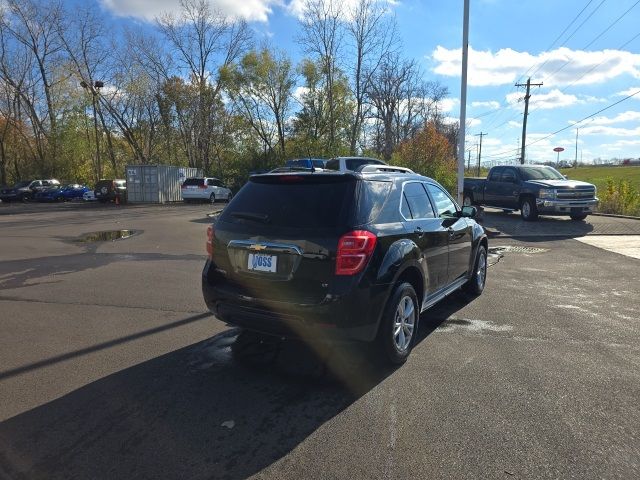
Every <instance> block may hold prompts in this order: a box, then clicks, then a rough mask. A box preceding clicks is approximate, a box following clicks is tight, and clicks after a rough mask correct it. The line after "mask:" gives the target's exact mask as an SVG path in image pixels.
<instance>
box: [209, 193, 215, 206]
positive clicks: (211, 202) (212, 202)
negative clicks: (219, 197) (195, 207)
mask: <svg viewBox="0 0 640 480" xmlns="http://www.w3.org/2000/svg"><path fill="white" fill-rule="evenodd" d="M209 203H210V204H211V205H213V204H214V203H216V194H215V193H212V194H211V196H210V197H209Z"/></svg>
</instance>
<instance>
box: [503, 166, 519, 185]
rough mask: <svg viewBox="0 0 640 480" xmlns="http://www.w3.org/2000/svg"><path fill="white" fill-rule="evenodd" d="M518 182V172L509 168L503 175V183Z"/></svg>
mask: <svg viewBox="0 0 640 480" xmlns="http://www.w3.org/2000/svg"><path fill="white" fill-rule="evenodd" d="M515 181H516V172H515V170H514V169H513V168H508V169H506V170H505V171H504V173H503V174H502V182H503V183H515Z"/></svg>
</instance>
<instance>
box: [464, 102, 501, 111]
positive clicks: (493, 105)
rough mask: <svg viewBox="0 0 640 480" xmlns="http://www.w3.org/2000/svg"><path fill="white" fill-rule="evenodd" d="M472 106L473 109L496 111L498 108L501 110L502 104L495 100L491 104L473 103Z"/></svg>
mask: <svg viewBox="0 0 640 480" xmlns="http://www.w3.org/2000/svg"><path fill="white" fill-rule="evenodd" d="M471 106H472V107H473V108H489V109H491V110H495V109H496V108H500V103H499V102H495V101H493V100H491V101H489V102H471Z"/></svg>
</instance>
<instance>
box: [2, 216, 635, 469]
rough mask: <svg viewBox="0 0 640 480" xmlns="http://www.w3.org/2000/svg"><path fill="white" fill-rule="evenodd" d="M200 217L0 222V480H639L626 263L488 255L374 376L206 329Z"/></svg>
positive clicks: (343, 352) (363, 364)
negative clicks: (97, 235) (119, 235)
mask: <svg viewBox="0 0 640 480" xmlns="http://www.w3.org/2000/svg"><path fill="white" fill-rule="evenodd" d="M222 206H223V205H221V207H222ZM209 213H211V207H210V206H208V205H202V206H191V205H190V206H176V207H175V208H170V207H166V208H165V207H147V208H130V209H127V208H125V209H121V210H115V209H114V208H110V209H107V208H105V209H100V208H87V209H84V208H83V209H79V210H72V209H66V208H64V209H59V210H53V209H52V210H48V211H46V212H35V213H34V212H29V213H26V212H25V214H23V215H20V214H16V215H6V216H0V231H1V232H2V235H1V236H0V312H1V316H0V478H2V479H4V478H9V479H14V478H15V479H22V478H47V479H69V478H92V479H120V478H154V479H163V478H167V479H173V478H189V479H210V478H216V479H218V478H229V479H235V478H264V479H278V480H280V479H300V478H305V479H307V478H318V479H339V478H340V479H341V478H350V479H372V478H376V479H377V478H394V479H414V478H639V477H640V447H639V445H640V441H639V438H638V428H637V425H639V424H640V406H639V405H638V398H640V373H639V372H640V347H639V345H640V324H639V322H638V319H639V316H638V312H639V311H640V300H639V298H638V295H637V285H638V284H639V283H640V260H636V259H633V258H628V257H624V256H622V255H619V254H616V253H612V252H608V251H605V250H602V249H599V248H595V247H593V246H591V245H587V244H583V243H581V242H577V241H575V240H573V239H571V238H557V237H549V236H543V235H541V236H532V237H526V238H522V239H520V238H500V237H498V238H492V239H490V248H492V249H493V252H492V253H491V255H490V258H489V262H490V264H491V268H489V270H488V279H487V286H486V290H485V292H484V294H483V295H482V296H481V297H479V298H477V299H473V298H470V297H467V296H466V295H463V294H461V293H457V294H454V295H453V296H451V297H449V298H448V299H447V300H446V301H443V302H440V303H439V304H437V305H436V306H435V307H434V308H432V309H430V310H429V311H427V312H425V314H424V315H422V316H421V318H420V329H419V333H418V342H417V345H416V347H415V349H414V351H413V353H412V355H411V357H410V358H409V361H408V362H407V363H406V364H405V365H403V366H402V367H399V368H395V369H389V368H382V367H380V366H379V365H377V362H376V359H375V358H372V357H371V352H370V350H368V349H366V348H356V349H350V348H347V349H344V348H332V347H334V346H331V345H328V346H325V347H323V348H317V347H314V348H311V347H310V346H308V345H304V344H301V343H296V342H282V341H279V340H278V339H271V341H268V342H262V341H259V342H256V341H254V340H255V339H251V338H250V337H249V338H247V337H244V338H241V335H240V331H239V330H237V329H235V328H229V327H228V326H226V325H224V324H223V323H221V322H219V321H217V320H216V319H215V318H214V317H213V316H211V315H210V314H208V313H207V312H206V308H205V305H204V302H203V300H202V294H201V292H200V273H201V269H202V265H203V262H204V244H205V238H206V232H205V229H206V224H207V223H208V222H209V221H210V219H209V218H208V217H207V214H209ZM497 215H499V216H501V215H502V214H497ZM514 217H515V215H514ZM592 218H596V217H589V219H588V220H589V221H591V219H592ZM517 221H519V220H517V218H514V219H511V218H508V219H507V222H517ZM551 221H553V220H551ZM563 221H564V219H563ZM543 222H544V220H543ZM584 223H586V222H584ZM540 225H543V226H544V225H546V224H545V223H540ZM553 225H556V224H555V223H553ZM598 228H601V227H599V226H597V225H594V226H593V229H594V230H598ZM119 230H136V231H139V232H142V233H141V234H139V235H133V236H131V237H130V238H127V239H126V240H123V241H120V240H116V241H101V242H91V243H89V244H82V243H77V242H72V241H69V240H70V239H74V238H78V237H79V236H81V235H83V234H86V233H87V232H103V231H119ZM587 238H590V237H587Z"/></svg>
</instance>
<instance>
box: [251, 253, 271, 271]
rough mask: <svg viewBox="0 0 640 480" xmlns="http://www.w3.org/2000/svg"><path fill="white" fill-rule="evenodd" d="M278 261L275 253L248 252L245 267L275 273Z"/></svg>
mask: <svg viewBox="0 0 640 480" xmlns="http://www.w3.org/2000/svg"><path fill="white" fill-rule="evenodd" d="M277 262H278V257H277V255H265V254H264V253H250V254H249V262H248V265H247V268H248V269H249V270H255V271H258V272H273V273H275V272H276V271H277V270H276V268H277V267H276V266H277Z"/></svg>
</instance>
